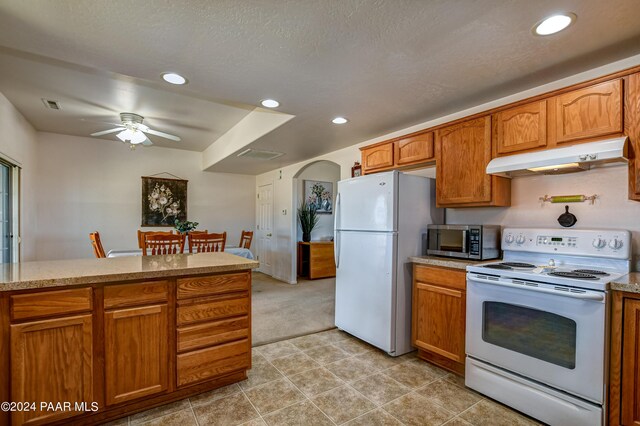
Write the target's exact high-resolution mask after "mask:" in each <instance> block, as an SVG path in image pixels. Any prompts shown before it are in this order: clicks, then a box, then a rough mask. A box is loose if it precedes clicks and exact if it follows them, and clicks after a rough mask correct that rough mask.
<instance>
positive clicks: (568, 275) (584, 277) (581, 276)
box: [549, 271, 598, 280]
mask: <svg viewBox="0 0 640 426" xmlns="http://www.w3.org/2000/svg"><path fill="white" fill-rule="evenodd" d="M549 275H552V276H554V277H562V278H573V279H576V280H597V279H598V277H596V276H595V275H590V274H585V273H583V272H576V271H572V272H549Z"/></svg>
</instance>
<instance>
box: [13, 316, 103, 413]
mask: <svg viewBox="0 0 640 426" xmlns="http://www.w3.org/2000/svg"><path fill="white" fill-rule="evenodd" d="M92 371H93V333H92V323H91V315H79V316H74V317H67V318H58V319H50V320H43V321H34V322H28V323H24V324H16V325H12V326H11V399H12V401H15V402H25V401H30V402H35V403H36V404H37V405H36V408H38V410H36V411H16V412H13V413H12V423H13V424H19V425H21V424H33V423H42V422H52V421H55V420H59V419H64V418H67V417H70V416H74V415H77V414H83V412H76V411H75V410H74V407H75V405H73V406H72V407H71V410H72V411H59V410H58V411H55V410H51V411H47V410H44V411H40V410H39V408H40V405H39V404H40V402H51V403H54V404H55V403H58V402H60V403H64V402H70V403H71V404H74V403H75V402H78V403H81V402H86V403H87V405H89V406H90V404H91V402H92V401H93V376H92Z"/></svg>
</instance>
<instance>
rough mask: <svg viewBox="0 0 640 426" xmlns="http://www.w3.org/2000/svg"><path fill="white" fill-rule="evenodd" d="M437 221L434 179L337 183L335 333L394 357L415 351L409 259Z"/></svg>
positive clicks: (377, 177) (381, 176)
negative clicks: (340, 332) (350, 335)
mask: <svg viewBox="0 0 640 426" xmlns="http://www.w3.org/2000/svg"><path fill="white" fill-rule="evenodd" d="M443 219H444V213H443V210H442V209H436V207H435V180H433V179H429V178H426V177H421V176H414V175H408V174H404V173H400V172H397V171H392V172H386V173H377V174H372V175H366V176H362V177H357V178H352V179H346V180H342V181H340V182H338V191H337V195H336V205H335V229H334V230H335V235H334V242H335V261H336V327H338V328H339V329H341V330H344V331H346V332H347V333H349V334H352V335H353V336H356V337H358V338H360V339H362V340H364V341H365V342H368V343H370V344H372V345H373V346H376V347H378V348H380V349H382V350H384V351H385V352H387V353H389V354H390V355H393V356H399V355H402V354H405V353H407V352H410V351H412V350H413V349H412V346H411V287H412V281H411V276H412V267H411V266H412V264H411V263H410V262H409V260H408V257H410V256H419V255H421V254H422V250H423V249H422V234H423V233H425V232H426V231H427V225H428V224H431V223H443Z"/></svg>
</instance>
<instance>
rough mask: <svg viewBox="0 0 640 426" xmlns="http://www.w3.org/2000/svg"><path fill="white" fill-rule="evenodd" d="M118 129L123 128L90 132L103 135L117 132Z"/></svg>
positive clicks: (121, 128)
mask: <svg viewBox="0 0 640 426" xmlns="http://www.w3.org/2000/svg"><path fill="white" fill-rule="evenodd" d="M120 130H125V128H124V127H116V128H115V129H109V130H103V131H101V132H95V133H91V136H103V135H108V134H109V133H115V132H119V131H120Z"/></svg>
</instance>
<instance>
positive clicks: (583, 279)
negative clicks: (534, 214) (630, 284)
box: [465, 228, 631, 426]
mask: <svg viewBox="0 0 640 426" xmlns="http://www.w3.org/2000/svg"><path fill="white" fill-rule="evenodd" d="M502 247H503V249H504V259H503V261H499V262H496V261H494V262H489V263H484V264H480V265H474V266H469V267H467V331H466V350H467V358H466V377H465V383H466V385H467V386H469V387H470V388H472V389H476V390H477V391H479V392H481V393H484V394H486V395H488V396H490V397H492V398H494V399H496V400H498V401H500V402H503V403H505V404H506V405H509V406H511V407H513V408H515V409H517V410H520V411H522V412H524V413H526V414H528V415H530V416H532V417H535V418H537V419H538V420H541V421H543V422H545V423H548V424H550V425H562V426H573V425H576V426H577V425H580V426H589V425H603V424H604V421H605V412H606V410H605V400H606V378H607V369H606V365H607V363H606V354H607V329H608V317H609V316H608V309H609V301H608V288H609V284H608V283H609V282H611V281H613V280H615V279H617V278H619V277H620V276H622V275H625V274H627V273H629V271H630V268H631V250H630V248H631V234H630V233H629V231H621V230H573V229H571V230H569V229H531V228H526V229H524V228H522V229H520V228H507V229H505V230H504V232H503V237H502Z"/></svg>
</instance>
